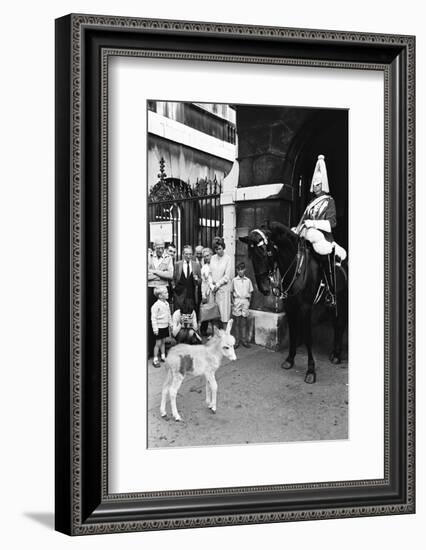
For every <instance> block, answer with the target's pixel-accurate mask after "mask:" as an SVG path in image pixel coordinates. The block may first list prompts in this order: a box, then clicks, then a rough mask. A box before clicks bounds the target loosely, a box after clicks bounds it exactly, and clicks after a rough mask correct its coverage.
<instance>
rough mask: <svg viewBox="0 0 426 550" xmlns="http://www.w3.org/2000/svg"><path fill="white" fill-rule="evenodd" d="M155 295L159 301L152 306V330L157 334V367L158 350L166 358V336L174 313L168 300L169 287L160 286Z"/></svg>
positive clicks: (162, 357) (155, 352)
mask: <svg viewBox="0 0 426 550" xmlns="http://www.w3.org/2000/svg"><path fill="white" fill-rule="evenodd" d="M154 296H155V297H156V298H157V301H156V302H154V305H153V306H152V308H151V324H152V331H153V333H154V335H155V346H154V359H153V361H152V364H153V366H154V367H155V368H158V367H159V366H160V362H159V360H158V352H160V353H161V361H162V362H164V361H165V360H166V338H167V337H168V336H169V334H170V328H171V326H172V315H171V313H170V304H169V302H168V301H167V300H168V298H169V292H168V290H167V287H165V286H159V287H156V288H155V289H154Z"/></svg>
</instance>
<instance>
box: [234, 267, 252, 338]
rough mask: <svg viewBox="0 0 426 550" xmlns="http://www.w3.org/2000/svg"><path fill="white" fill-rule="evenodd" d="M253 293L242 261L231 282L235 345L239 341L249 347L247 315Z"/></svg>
mask: <svg viewBox="0 0 426 550" xmlns="http://www.w3.org/2000/svg"><path fill="white" fill-rule="evenodd" d="M252 294H253V284H252V282H251V281H250V279H249V278H248V277H246V266H245V263H244V262H241V263H239V264H238V265H237V276H236V277H234V278H233V279H232V283H231V303H232V315H233V317H234V322H235V329H234V330H235V347H236V348H237V347H238V346H239V343H240V339H241V343H242V345H243V346H244V347H245V348H249V347H250V344H249V341H248V315H249V307H250V300H251V296H252Z"/></svg>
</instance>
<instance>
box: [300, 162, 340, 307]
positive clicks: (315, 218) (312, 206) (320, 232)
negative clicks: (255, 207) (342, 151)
mask: <svg viewBox="0 0 426 550" xmlns="http://www.w3.org/2000/svg"><path fill="white" fill-rule="evenodd" d="M310 192H311V193H313V194H314V198H313V199H312V200H311V202H310V203H309V204H308V206H307V207H306V208H305V211H304V213H303V215H302V217H301V219H300V221H299V223H298V225H297V227H293V228H292V230H293V231H294V232H295V233H297V234H298V235H299V236H300V237H303V238H304V239H306V240H307V241H309V242H310V243H312V247H313V249H314V251H315V252H316V253H317V254H318V258H319V261H320V263H321V267H322V270H323V274H324V279H325V282H324V283H325V285H326V290H327V293H326V298H325V301H326V304H328V305H329V306H331V307H336V257H337V259H338V260H337V261H338V262H339V263H341V262H342V261H343V260H345V258H346V251H345V250H344V249H343V248H342V247H341V246H339V245H338V244H337V243H336V242H335V241H334V238H333V233H332V230H333V229H334V228H335V227H336V223H337V221H336V205H335V202H334V199H333V197H332V196H331V195H330V188H329V185H328V177H327V169H326V166H325V157H324V155H318V160H317V163H316V165H315V170H314V174H313V176H312V183H311V187H310Z"/></svg>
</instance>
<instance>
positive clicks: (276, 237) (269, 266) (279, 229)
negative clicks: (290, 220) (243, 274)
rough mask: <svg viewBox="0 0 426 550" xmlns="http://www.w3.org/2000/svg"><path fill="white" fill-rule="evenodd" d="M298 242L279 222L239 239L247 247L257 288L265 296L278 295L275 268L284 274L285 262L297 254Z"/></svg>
mask: <svg viewBox="0 0 426 550" xmlns="http://www.w3.org/2000/svg"><path fill="white" fill-rule="evenodd" d="M298 240H299V237H298V236H297V235H296V234H295V233H293V231H291V229H289V228H288V227H286V226H285V225H283V224H281V223H279V222H272V223H271V224H269V225H268V227H267V228H264V227H262V228H261V229H253V230H252V231H250V233H249V234H248V235H247V237H240V241H241V242H243V243H245V244H247V245H248V255H249V258H250V260H251V261H252V263H253V269H254V274H255V277H256V283H257V287H258V289H259V291H260V292H261V293H262V294H264V295H265V296H267V295H268V294H269V293H270V291H271V290H272V291H273V293H274V294H276V295H277V296H278V295H279V294H280V290H279V286H280V280H279V278H277V270H276V267H277V266H278V267H279V268H280V270H281V272H282V273H284V272H285V269H286V268H287V265H286V264H287V262H289V261H291V260H292V259H293V258H294V255H295V254H296V252H297V242H298Z"/></svg>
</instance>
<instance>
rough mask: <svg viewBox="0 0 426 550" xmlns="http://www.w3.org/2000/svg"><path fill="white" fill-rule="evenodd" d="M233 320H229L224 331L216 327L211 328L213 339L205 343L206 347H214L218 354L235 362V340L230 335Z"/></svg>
mask: <svg viewBox="0 0 426 550" xmlns="http://www.w3.org/2000/svg"><path fill="white" fill-rule="evenodd" d="M232 323H233V320H232V319H230V320H229V321H228V324H227V325H226V330H222V329H218V328H217V327H216V326H214V327H213V338H211V339H210V340H209V341H208V342H207V346H209V347H214V348H216V349H217V350H218V353H219V354H220V355H221V356H223V357H226V358H227V359H230V360H231V361H235V360H236V359H237V356H236V355H235V349H234V346H235V338H234V337H233V336H232V334H231V329H232Z"/></svg>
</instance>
